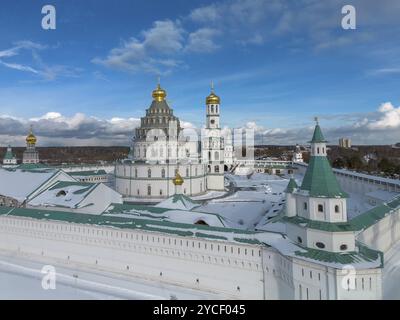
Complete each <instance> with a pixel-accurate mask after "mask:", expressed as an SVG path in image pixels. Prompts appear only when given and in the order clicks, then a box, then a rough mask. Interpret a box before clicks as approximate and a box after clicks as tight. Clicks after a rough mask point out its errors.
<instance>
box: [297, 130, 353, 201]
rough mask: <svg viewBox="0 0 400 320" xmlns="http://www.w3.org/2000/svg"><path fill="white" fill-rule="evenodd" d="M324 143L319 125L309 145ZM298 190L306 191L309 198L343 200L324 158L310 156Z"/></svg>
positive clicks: (344, 195)
mask: <svg viewBox="0 0 400 320" xmlns="http://www.w3.org/2000/svg"><path fill="white" fill-rule="evenodd" d="M320 142H326V141H325V138H324V135H323V134H322V131H321V128H320V126H319V124H318V123H317V125H316V126H315V130H314V135H313V138H312V140H311V143H320ZM300 190H307V191H309V194H310V196H311V197H326V198H337V197H339V198H345V197H347V194H346V193H345V192H344V191H343V190H342V188H341V187H340V185H339V183H338V181H337V180H336V177H335V175H334V173H333V171H332V167H331V164H330V163H329V161H328V158H327V157H326V156H311V158H310V162H309V163H308V168H307V171H306V174H305V175H304V179H303V182H302V184H301V187H300Z"/></svg>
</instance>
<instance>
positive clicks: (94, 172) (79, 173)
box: [68, 169, 107, 177]
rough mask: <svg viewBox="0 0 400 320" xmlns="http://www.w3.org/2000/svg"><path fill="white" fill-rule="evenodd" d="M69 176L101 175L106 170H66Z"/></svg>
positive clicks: (104, 173)
mask: <svg viewBox="0 0 400 320" xmlns="http://www.w3.org/2000/svg"><path fill="white" fill-rule="evenodd" d="M68 173H69V174H70V175H71V176H79V177H87V176H103V175H106V174H107V172H106V171H105V170H103V169H100V170H87V171H71V172H68Z"/></svg>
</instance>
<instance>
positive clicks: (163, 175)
mask: <svg viewBox="0 0 400 320" xmlns="http://www.w3.org/2000/svg"><path fill="white" fill-rule="evenodd" d="M161 178H165V169H162V170H161Z"/></svg>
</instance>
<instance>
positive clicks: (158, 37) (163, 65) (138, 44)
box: [92, 20, 184, 74]
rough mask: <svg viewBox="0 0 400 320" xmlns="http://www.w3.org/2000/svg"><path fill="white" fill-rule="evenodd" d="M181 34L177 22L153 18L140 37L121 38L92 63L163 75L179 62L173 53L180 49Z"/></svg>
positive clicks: (181, 47) (181, 43)
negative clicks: (102, 56)
mask: <svg viewBox="0 0 400 320" xmlns="http://www.w3.org/2000/svg"><path fill="white" fill-rule="evenodd" d="M183 34H184V30H183V29H182V28H181V27H180V24H179V22H173V21H171V20H165V21H155V22H154V24H153V27H152V28H150V29H148V30H145V31H142V32H141V36H142V38H143V39H142V40H139V39H137V38H131V39H130V40H129V41H124V42H123V43H122V45H121V46H120V47H118V48H114V49H112V50H111V51H110V53H109V54H108V56H107V57H106V58H104V59H102V58H95V59H93V60H92V62H93V63H96V64H101V65H104V66H106V67H109V68H112V69H118V70H123V71H129V72H137V71H145V72H149V73H156V74H165V73H168V72H170V71H171V70H172V69H173V68H174V67H176V66H178V65H179V64H180V61H178V60H176V59H175V58H174V56H175V54H177V53H179V52H180V51H182V49H183V46H184V44H183V42H184V37H183Z"/></svg>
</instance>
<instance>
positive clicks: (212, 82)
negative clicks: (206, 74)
mask: <svg viewBox="0 0 400 320" xmlns="http://www.w3.org/2000/svg"><path fill="white" fill-rule="evenodd" d="M211 92H214V81H212V80H211Z"/></svg>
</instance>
